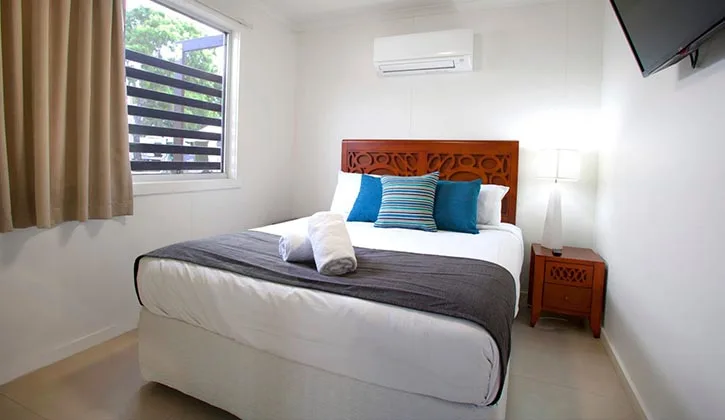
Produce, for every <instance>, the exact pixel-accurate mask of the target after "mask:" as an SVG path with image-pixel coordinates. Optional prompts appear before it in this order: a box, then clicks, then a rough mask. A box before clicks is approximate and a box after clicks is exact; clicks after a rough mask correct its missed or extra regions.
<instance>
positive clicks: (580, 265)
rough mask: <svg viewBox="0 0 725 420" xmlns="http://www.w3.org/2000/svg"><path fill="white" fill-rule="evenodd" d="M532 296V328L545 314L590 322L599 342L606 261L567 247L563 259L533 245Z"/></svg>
mask: <svg viewBox="0 0 725 420" xmlns="http://www.w3.org/2000/svg"><path fill="white" fill-rule="evenodd" d="M530 270H531V271H530V275H529V283H530V286H529V293H530V294H531V296H530V299H531V326H532V327H533V326H535V325H536V323H537V322H538V321H539V317H540V316H541V311H542V310H544V311H550V312H557V313H561V314H567V315H574V316H582V317H588V318H589V325H590V327H591V328H592V333H594V337H596V338H599V334H600V332H601V327H602V306H603V304H604V260H603V259H602V257H600V256H599V255H597V253H596V252H594V251H592V250H591V249H585V248H569V247H564V253H563V254H562V255H561V257H555V256H554V255H553V254H552V253H551V250H550V249H548V248H544V247H543V246H541V245H539V244H533V245H531V267H530Z"/></svg>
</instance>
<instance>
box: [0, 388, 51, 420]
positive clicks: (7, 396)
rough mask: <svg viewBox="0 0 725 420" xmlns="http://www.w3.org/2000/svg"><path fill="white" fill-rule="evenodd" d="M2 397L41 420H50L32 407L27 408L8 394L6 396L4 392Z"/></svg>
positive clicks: (0, 394)
mask: <svg viewBox="0 0 725 420" xmlns="http://www.w3.org/2000/svg"><path fill="white" fill-rule="evenodd" d="M0 396H3V397H5V398H7V399H8V400H10V401H12V402H14V403H15V404H17V405H19V406H20V407H23V408H24V409H25V410H27V411H30V412H31V413H33V414H34V415H36V416H38V417H39V418H41V419H43V420H50V419H49V418H47V417H45V416H43V415H40V414H38V413H36V412H35V410H33V409H31V408H30V407H27V406H26V405H25V404H22V403H21V402H20V401H16V400H15V399H14V398H13V397H11V396H9V395H8V394H6V393H4V392H2V391H0Z"/></svg>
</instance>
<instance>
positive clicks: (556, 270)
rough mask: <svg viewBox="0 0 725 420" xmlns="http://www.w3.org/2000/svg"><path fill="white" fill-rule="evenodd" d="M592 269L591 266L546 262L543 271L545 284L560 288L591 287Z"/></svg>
mask: <svg viewBox="0 0 725 420" xmlns="http://www.w3.org/2000/svg"><path fill="white" fill-rule="evenodd" d="M593 277H594V267H592V266H591V265H583V264H571V263H564V262H554V261H547V262H546V268H545V271H544V281H545V282H546V283H552V284H560V285H562V286H574V287H587V288H591V287H592V278H593Z"/></svg>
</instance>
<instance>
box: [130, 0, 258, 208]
mask: <svg viewBox="0 0 725 420" xmlns="http://www.w3.org/2000/svg"><path fill="white" fill-rule="evenodd" d="M152 1H153V2H155V3H158V4H159V5H161V6H164V7H167V8H169V9H172V10H174V11H176V12H179V13H182V14H184V15H187V16H188V17H189V18H191V19H195V20H198V21H199V22H202V23H204V24H206V25H208V26H211V27H213V28H215V29H218V30H220V31H222V32H225V33H226V34H227V36H226V42H227V45H226V57H225V60H224V66H225V68H224V74H223V76H224V85H223V88H222V89H223V92H224V93H223V94H224V104H223V105H224V108H223V110H222V112H223V114H222V121H223V126H222V130H223V131H222V140H223V141H222V172H221V173H214V174H190V173H182V174H163V175H161V174H143V173H136V174H133V194H134V196H143V195H154V194H174V193H184V192H194V191H209V190H222V189H236V188H240V187H241V184H240V182H239V177H238V168H237V163H238V150H239V99H240V80H239V79H240V77H239V75H240V74H241V71H240V70H241V43H242V32H243V31H244V30H245V29H246V28H245V27H244V26H243V25H241V24H240V23H239V22H237V21H235V20H234V19H231V18H228V17H226V16H224V15H222V14H221V13H220V12H217V11H216V10H213V9H211V8H208V7H206V6H204V5H202V4H201V3H198V2H196V1H193V0H152ZM234 75H236V77H234Z"/></svg>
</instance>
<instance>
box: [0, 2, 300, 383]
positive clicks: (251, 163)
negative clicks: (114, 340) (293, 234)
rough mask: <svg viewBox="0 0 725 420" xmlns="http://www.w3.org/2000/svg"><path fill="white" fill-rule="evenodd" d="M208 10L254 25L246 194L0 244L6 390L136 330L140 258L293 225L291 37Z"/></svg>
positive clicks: (246, 44)
mask: <svg viewBox="0 0 725 420" xmlns="http://www.w3.org/2000/svg"><path fill="white" fill-rule="evenodd" d="M207 2H209V3H210V4H214V5H215V6H216V7H217V8H219V9H220V10H223V11H225V12H227V13H229V14H230V15H232V16H236V17H239V18H243V19H244V20H246V21H248V22H250V23H252V24H253V25H254V29H253V30H250V31H246V32H245V33H244V37H243V39H242V51H243V53H242V57H243V59H244V58H246V60H244V61H243V64H242V72H241V75H240V77H241V80H242V83H241V89H242V90H241V98H240V102H241V104H240V136H239V137H240V145H239V173H240V177H241V181H242V188H241V189H234V190H224V191H209V192H199V193H190V194H175V195H156V196H143V197H136V201H135V214H134V216H132V217H126V218H120V219H117V220H113V221H94V222H89V223H85V224H78V223H66V224H63V225H61V226H59V227H57V228H55V229H50V230H44V231H41V230H37V229H27V230H21V231H16V232H12V233H7V234H2V235H0V383H4V382H6V381H8V380H10V379H12V378H14V377H16V376H18V375H21V374H23V373H26V372H28V371H30V370H33V369H36V368H39V367H41V366H43V365H45V364H48V363H51V362H53V361H56V360H58V359H60V358H62V357H65V356H68V355H70V354H72V353H74V352H76V351H79V350H82V349H84V348H86V347H89V346H92V345H95V344H97V343H99V342H101V341H103V340H105V339H108V338H111V337H113V336H116V335H118V334H120V333H122V332H125V331H127V330H130V329H132V328H134V327H135V324H136V320H137V315H138V310H139V306H138V303H137V301H136V296H135V293H134V287H133V276H132V273H133V269H132V267H133V260H134V258H135V257H136V256H137V255H139V254H141V253H143V252H145V251H149V250H152V249H154V248H157V247H160V246H163V245H167V244H169V243H172V242H176V241H180V240H186V239H190V238H196V237H201V236H206V235H211V234H217V233H222V232H230V231H235V230H240V229H243V228H247V227H252V226H256V225H261V224H265V223H269V222H273V221H278V220H282V219H285V218H288V217H289V216H290V214H288V212H289V210H288V209H289V207H290V205H291V201H292V200H291V198H290V183H289V176H290V172H289V168H290V164H291V148H292V143H293V137H294V111H293V110H294V84H295V76H294V75H295V48H296V45H295V36H294V34H293V33H291V32H290V31H288V30H287V29H286V25H283V24H282V23H280V22H278V21H277V20H274V19H272V18H270V17H268V16H267V15H266V14H265V13H264V12H263V11H261V10H258V9H255V8H251V7H248V6H244V5H242V4H236V5H234V6H230V3H229V2H224V1H222V0H217V1H216V2H214V3H212V1H211V0H207ZM261 58H263V60H262V59H261Z"/></svg>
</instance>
